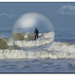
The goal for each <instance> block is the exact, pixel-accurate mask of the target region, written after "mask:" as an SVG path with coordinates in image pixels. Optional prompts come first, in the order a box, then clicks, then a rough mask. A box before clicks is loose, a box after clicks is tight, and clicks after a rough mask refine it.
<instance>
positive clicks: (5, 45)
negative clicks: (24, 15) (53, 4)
mask: <svg viewBox="0 0 75 75" xmlns="http://www.w3.org/2000/svg"><path fill="white" fill-rule="evenodd" d="M12 42H13V40H12V28H11V27H0V73H75V29H73V28H72V29H55V39H54V42H53V43H52V45H51V47H50V48H49V49H48V50H41V51H39V50H38V49H37V51H32V50H31V51H25V50H22V49H21V50H20V49H18V48H16V47H14V46H13V43H12Z"/></svg>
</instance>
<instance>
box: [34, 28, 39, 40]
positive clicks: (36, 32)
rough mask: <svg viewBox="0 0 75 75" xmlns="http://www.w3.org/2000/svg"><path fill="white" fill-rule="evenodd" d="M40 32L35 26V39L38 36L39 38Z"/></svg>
mask: <svg viewBox="0 0 75 75" xmlns="http://www.w3.org/2000/svg"><path fill="white" fill-rule="evenodd" d="M38 33H39V31H38V30H37V28H35V31H34V34H35V37H34V40H36V37H37V38H38Z"/></svg>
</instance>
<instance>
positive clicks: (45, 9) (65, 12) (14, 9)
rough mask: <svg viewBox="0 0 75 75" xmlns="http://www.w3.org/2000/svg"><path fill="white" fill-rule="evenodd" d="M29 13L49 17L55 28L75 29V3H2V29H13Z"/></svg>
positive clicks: (0, 11)
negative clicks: (21, 17)
mask: <svg viewBox="0 0 75 75" xmlns="http://www.w3.org/2000/svg"><path fill="white" fill-rule="evenodd" d="M28 12H37V13H40V14H43V15H45V16H46V17H48V18H49V19H50V20H51V22H52V23H53V25H54V28H75V3H56V2H55V3H50V2H47V3H37V2H36V3H25V2H23V3H0V27H13V25H14V23H15V22H16V20H17V19H18V18H19V17H20V16H21V15H23V14H25V13H28Z"/></svg>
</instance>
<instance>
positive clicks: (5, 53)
mask: <svg viewBox="0 0 75 75" xmlns="http://www.w3.org/2000/svg"><path fill="white" fill-rule="evenodd" d="M6 58H8V59H23V58H24V59H27V58H28V59H37V58H45V59H59V58H70V59H71V58H75V44H74V45H69V44H68V43H61V42H53V44H52V46H51V47H50V48H49V49H48V50H43V51H42V50H41V51H24V50H9V49H5V50H0V59H6Z"/></svg>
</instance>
